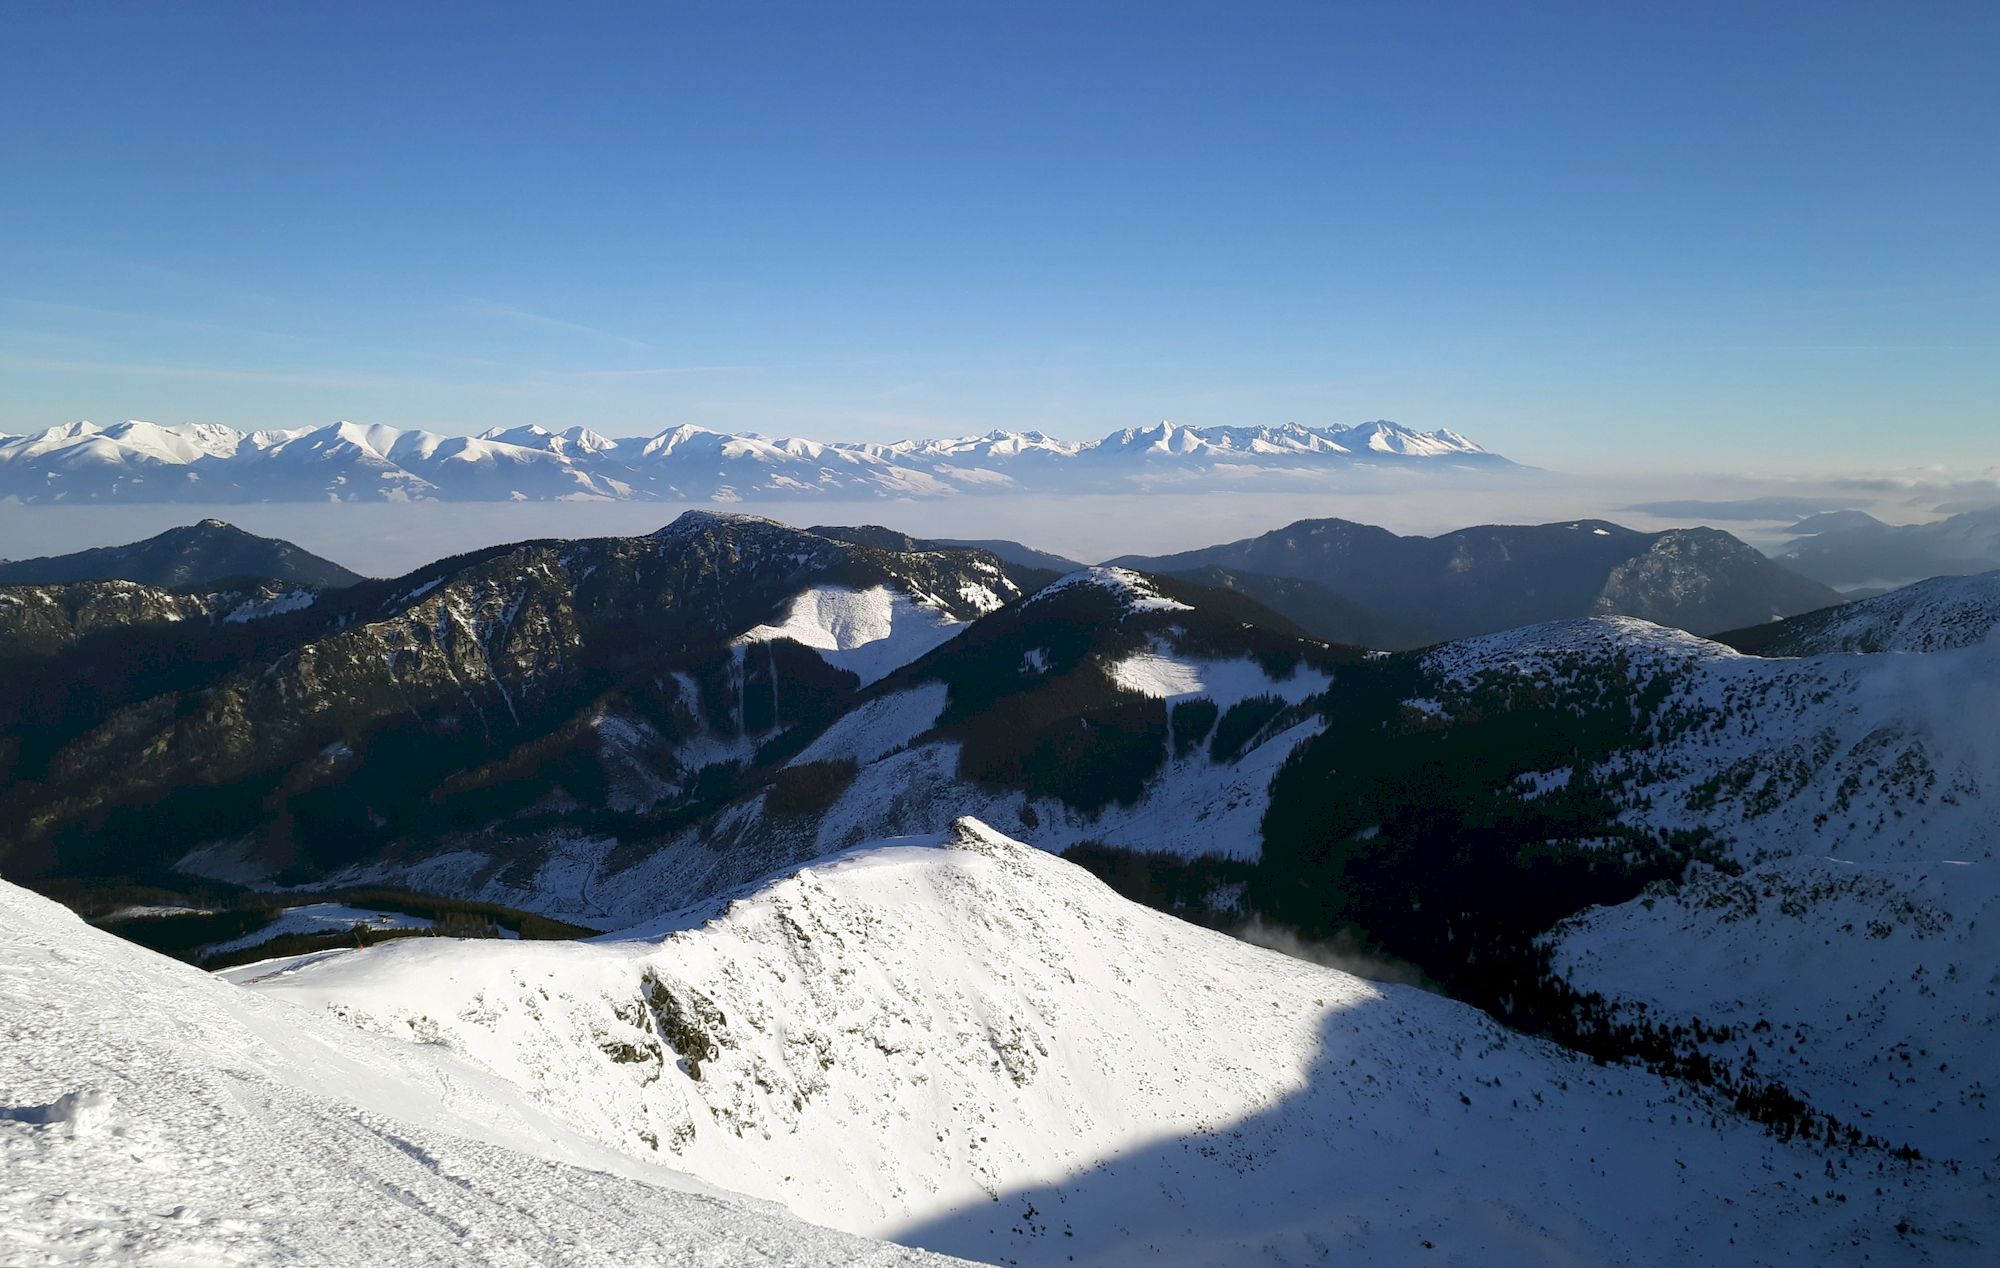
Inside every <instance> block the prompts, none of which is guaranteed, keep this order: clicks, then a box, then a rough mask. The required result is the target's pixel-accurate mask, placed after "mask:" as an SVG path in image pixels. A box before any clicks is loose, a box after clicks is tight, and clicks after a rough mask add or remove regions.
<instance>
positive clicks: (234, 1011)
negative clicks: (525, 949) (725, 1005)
mask: <svg viewBox="0 0 2000 1268" xmlns="http://www.w3.org/2000/svg"><path fill="white" fill-rule="evenodd" d="M427 941H431V940H430V939H427ZM435 941H438V942H439V943H440V945H444V941H445V940H435ZM0 1036H4V1041H0V1089H4V1094H0V1262H5V1263H7V1264H9V1265H14V1264H20V1265H36V1266H49V1265H71V1264H76V1265H82V1264H111V1263H117V1264H128V1263H129V1264H159V1265H169V1264H172V1265H183V1264H185V1265H223V1264H339V1265H362V1264H416V1263H437V1264H442V1263H454V1264H492V1265H507V1266H509V1268H531V1266H540V1265H566V1266H573V1268H594V1266H595V1265H600V1264H609V1265H628V1266H630V1268H638V1266H639V1265H653V1264H662V1263H673V1264H688V1265H707V1266H709V1268H726V1266H736V1265H741V1266H743V1268H750V1266H752V1265H758V1266H771V1268H776V1266H778V1265H786V1266H790V1268H807V1266H808V1265H819V1264H832V1263H861V1264H876V1265H889V1264H912V1265H914V1264H927V1263H942V1262H943V1261H942V1260H939V1259H937V1258H936V1257H933V1256H929V1255H925V1254H922V1253H920V1252H915V1251H907V1250H904V1249H902V1248H900V1247H893V1246H884V1245H881V1244H879V1243H870V1242H864V1241H861V1240H859V1239H856V1238H853V1237H848V1236H843V1235H841V1234H837V1233H833V1232H829V1231H828V1230H826V1229H824V1228H816V1227H813V1226H811V1225H807V1224H804V1223H801V1222H799V1221H798V1220H796V1219H792V1218H790V1217H788V1216H787V1215H785V1214H784V1213H783V1212H782V1211H777V1210H774V1209H773V1208H771V1207H770V1206H768V1205H767V1204H762V1203H756V1202H753V1201H750V1200H748V1199H745V1198H741V1197H737V1196H735V1195H731V1194H725V1193H722V1192H720V1191H718V1190H717V1189H715V1188H714V1187H713V1186H712V1185H709V1184H706V1183H703V1182H701V1181H699V1180H696V1179H695V1178H693V1177H692V1176H690V1175H688V1174H686V1173H685V1172H683V1171H676V1170H674V1169H672V1168H671V1167H667V1166H662V1165H659V1164H657V1163H654V1162H650V1161H642V1160H640V1159H637V1158H634V1157H632V1156H631V1155H630V1154H629V1153H626V1152H624V1151H621V1150H617V1149H612V1148H607V1147H606V1146H604V1145H603V1144H601V1143H599V1142H597V1141H595V1140H593V1139H592V1138H591V1136H590V1134H589V1133H588V1132H586V1131H579V1130H577V1129H576V1128H575V1127H574V1126H572V1125H570V1124H568V1123H565V1122H563V1121H562V1120H561V1119H558V1118H556V1117H553V1116H551V1115H549V1114H548V1113H546V1112H545V1111H544V1110H543V1109H541V1108H540V1107H539V1106H538V1105H536V1104H534V1103H533V1102H532V1101H530V1100H528V1099H526V1098H524V1097H522V1095H521V1094H520V1090H519V1088H518V1087H516V1086H514V1085H512V1084H510V1083H507V1082H506V1081H504V1080H502V1079H500V1078H497V1077H495V1075H494V1074H492V1073H491V1072H490V1071H488V1070H487V1069H485V1068H483V1067H482V1066H481V1065H480V1064H479V1063H478V1062H477V1061H474V1060H469V1059H467V1057H466V1055H465V1054H462V1053H455V1052H452V1051H450V1050H448V1049H447V1048H446V1047H445V1046H443V1045H441V1044H425V1043H408V1042H401V1041H399V1040H395V1039H385V1038H382V1037H380V1036H375V1035H368V1034H363V1033H360V1032H359V1031H358V1030H357V1029H356V1028H354V1027H352V1026H348V1025H343V1024H341V1023H340V1022H338V1021H336V1020H335V1019H333V1018H329V1017H327V1016H324V1015H323V1014H319V1013H318V1012H317V1011H316V1010H310V1009H301V1008H295V1007H293V1006H291V1005H290V1004H288V1003H287V1002H285V1001H283V1000H278V999H272V998H268V997H263V996H260V995H258V994H257V993H255V992H252V991H246V990H243V989H241V988H240V987H237V986H234V985H232V984H230V983H228V982H225V981H222V980H219V979H217V978H214V977H211V976H209V975H208V974H205V973H202V972H200V971H198V970H196V969H193V968H191V967H189V966H187V965H184V964H179V963H176V962H174V961H172V960H168V959H166V958H165V957H163V956H160V955H156V954H154V953H152V952H150V951H146V950H143V949H142V948H139V947H136V946H134V945H132V944H130V943H128V942H124V941H122V940H120V939H118V938H115V937H113V936H112V935H110V934H107V933H104V932H101V931H99V930H96V929H92V928H90V927H89V926H87V925H85V924H84V923H83V922H82V921H81V920H79V919H78V918H77V917H76V916H74V915H73V914H71V913H70V912H68V911H65V910H64V909H62V908H60V907H58V906H57V905H56V904H55V903H53V902H50V901H48V900H46V899H42V898H38V897H36V896H34V895H32V894H29V893H28V892H27V891H25V890H22V889H19V888H16V887H15V886H12V885H8V884H6V883H4V882H0Z"/></svg>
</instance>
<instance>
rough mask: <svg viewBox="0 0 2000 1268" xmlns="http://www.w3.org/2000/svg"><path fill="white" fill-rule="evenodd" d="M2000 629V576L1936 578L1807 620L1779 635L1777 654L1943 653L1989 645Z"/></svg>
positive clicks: (1792, 624)
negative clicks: (1996, 631)
mask: <svg viewBox="0 0 2000 1268" xmlns="http://www.w3.org/2000/svg"><path fill="white" fill-rule="evenodd" d="M1996 628H2000V572H1982V573H1979V574H1977V575H1975V576H1970V577H1933V578H1932V579H1930V580H1929V581H1919V582H1917V583H1916V584H1915V585H1911V586H1905V587H1903V588H1902V589H1900V590H1892V591H1890V592H1889V593H1888V594H1878V595H1876V596H1875V597H1874V598H1871V599H1861V600H1858V601H1856V602H1854V603H1849V604H1845V605H1843V606H1841V607H1838V608H1835V609H1833V610H1832V611H1830V612H1824V613H1814V614H1812V615H1810V616H1806V617H1801V618H1799V619H1797V620H1795V621H1793V622H1791V623H1790V624H1788V625H1787V626H1785V627H1783V628H1782V629H1779V630H1777V631H1775V633H1776V637H1777V640H1778V642H1777V646H1776V647H1775V648H1774V649H1773V650H1774V651H1776V652H1779V653H1782V654H1783V655H1787V656H1820V655H1825V654H1827V653H1830V652H1941V651H1949V650H1951V649H1952V648H1956V647H1970V646H1971V645H1973V644H1975V643H1983V642H1985V641H1986V640H1987V639H1988V638H1989V637H1991V636H1992V634H1993V631H1994V630H1995V629H1996Z"/></svg>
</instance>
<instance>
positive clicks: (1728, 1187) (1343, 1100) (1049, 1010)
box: [230, 820, 1995, 1265]
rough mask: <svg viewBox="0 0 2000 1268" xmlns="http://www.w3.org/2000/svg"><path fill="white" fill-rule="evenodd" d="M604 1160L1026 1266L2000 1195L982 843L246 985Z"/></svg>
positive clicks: (1847, 1209) (819, 867) (1322, 1252)
mask: <svg viewBox="0 0 2000 1268" xmlns="http://www.w3.org/2000/svg"><path fill="white" fill-rule="evenodd" d="M230 976H231V977H233V978H235V979H237V980H239V981H244V982H250V983H253V985H254V987H255V989H256V990H257V991H259V992H261V993H263V994H266V995H274V996H280V997H283V998H285V999H288V1000H292V1001H296V1002H299V1003H303V1004H307V1005H310V1006H313V1007H315V1008H322V1009H325V1010H327V1011H329V1012H330V1013H331V1014H333V1015H335V1016H338V1017H341V1018H344V1019H345V1020H346V1021H348V1022H350V1023H352V1024H353V1025H355V1026H357V1027H360V1028H362V1029H365V1030H370V1031H375V1032H379V1033H381V1034H384V1035H388V1036H392V1037H395V1038H396V1039H399V1040H401V1041H403V1042H404V1043H406V1044H407V1045H409V1047H410V1049H411V1050H412V1051H425V1050H428V1049H442V1050H445V1051H448V1052H450V1053H452V1054H454V1055H457V1056H460V1057H462V1058H464V1059H466V1060H468V1061H470V1062H476V1063H478V1064H480V1065H483V1066H485V1067H486V1068H488V1069H490V1070H491V1071H492V1072H493V1073H494V1074H496V1075H498V1076H499V1077H501V1078H504V1079H506V1080H508V1081H509V1082H511V1083H513V1084H514V1085H516V1086H517V1087H519V1088H520V1089H521V1090H522V1091H523V1093H524V1094H525V1095H526V1096H527V1097H528V1098H529V1099H530V1100H531V1101H532V1103H533V1104H535V1105H536V1106H538V1107H539V1108H541V1109H543V1110H546V1111H548V1112H550V1113H551V1114H552V1115H554V1116H555V1117H557V1118H560V1119H561V1120H562V1121H564V1122H566V1123H569V1124H573V1125H574V1126H575V1128H576V1129H577V1130H578V1131H579V1132H583V1133H588V1134H589V1135H591V1136H593V1137H595V1138H596V1139H597V1140H598V1141H599V1142H601V1143H602V1144H603V1145H604V1146H605V1147H606V1148H609V1149H615V1150H619V1151H622V1152H624V1153H625V1154H627V1155H628V1156H630V1157H632V1158H634V1159H639V1160H645V1161H647V1162H651V1161H653V1160H659V1161H661V1162H663V1163H666V1164H668V1165H672V1166H675V1167H679V1168H685V1169H686V1170H688V1171H691V1172H693V1173H694V1174H696V1175H699V1176H702V1177H703V1178H705V1179H708V1180H710V1181H713V1182H715V1183H717V1184H720V1185H724V1186H727V1187H731V1188H737V1189H740V1190H742V1191H745V1192H749V1193H754V1194H757V1195H759V1196H763V1197H769V1198H774V1199H777V1200H780V1201H782V1202H784V1203H785V1204H786V1205H788V1206H789V1207H790V1208H791V1209H793V1210H794V1211H796V1212H798V1213H799V1214H801V1215H802V1216H804V1217H806V1218H809V1219H814V1220H818V1221H823V1222H826V1223H829V1224H832V1225H835V1226H837V1227H843V1228H846V1229H849V1230H855V1231H866V1232H872V1233H879V1234H884V1235H890V1236H895V1237H897V1238H899V1239H900V1240H904V1241H908V1242H912V1243H914V1244H918V1245H924V1246H929V1247H933V1248H936V1249H941V1250H947V1251H951V1252H954V1253H960V1254H965V1255H969V1256H973V1257H977V1258H981V1259H995V1260H1000V1261H1003V1262H1017V1263H1026V1264H1067V1263H1070V1262H1078V1263H1103V1264H1110V1263H1120V1264H1127V1263H1183V1264H1214V1265H1238V1264H1259V1263H1268V1264H1298V1263H1320V1262H1342V1261H1345V1262H1363V1263H1384V1264H1387V1263H1406V1262H1440V1263H1457V1264H1467V1265H1472V1264H1478V1265H1493V1264H1515V1263H1518V1264H1546V1263H1551V1262H1568V1263H1629V1264H1654V1263H1657V1264H1683V1263H1696V1262H1706V1263H1719V1262H1732V1263H1812V1264H1829V1263H1856V1264H1858V1263H1862V1262H1875V1263H1881V1262H1893V1261H1895V1260H1896V1259H1898V1258H1909V1257H1913V1256H1923V1257H1926V1258H1927V1259H1928V1260H1929V1261H1931V1262H1966V1263H1973V1262H1984V1261H1985V1258H1986V1256H1987V1255H1988V1254H1989V1253H1990V1250H1989V1249H1988V1248H1989V1247H1990V1245H1991V1238H1992V1236H1993V1233H1994V1230H1993V1228H1992V1227H1991V1225H1992V1220H1993V1210H1994V1207H1993V1204H1992V1199H1993V1198H1994V1197H1995V1193H1994V1190H1993V1189H1992V1187H1991V1186H1990V1185H1985V1186H1982V1185H1981V1184H1980V1183H1979V1182H1976V1181H1971V1180H1967V1179H1964V1178H1960V1177H1952V1176H1949V1175H1945V1174H1942V1173H1940V1172H1937V1171H1934V1170H1932V1169H1929V1168H1926V1167H1923V1166H1916V1167H1911V1166H1908V1165H1906V1164H1902V1163H1898V1162H1895V1161H1892V1160H1889V1159H1887V1158H1886V1157H1885V1156H1883V1155H1880V1154H1861V1155H1853V1156H1850V1155H1848V1154H1846V1153H1844V1152H1834V1153H1829V1154H1822V1153H1820V1152H1818V1150H1817V1148H1816V1147H1815V1146H1810V1145H1807V1144H1804V1143H1799V1142H1794V1143H1790V1144H1785V1143H1780V1142H1778V1141H1776V1140H1775V1139H1773V1138H1771V1137H1769V1136H1766V1135H1763V1134H1760V1133H1759V1132H1757V1131H1756V1130H1755V1129H1754V1128H1752V1127H1749V1126H1748V1125H1746V1124H1743V1123H1742V1122H1740V1121H1739V1120H1736V1119H1734V1118H1732V1117H1729V1116H1727V1115H1726V1114H1719V1113H1718V1112H1717V1110H1716V1109H1715V1107H1713V1106H1711V1105H1709V1104H1707V1103H1705V1102H1703V1101H1701V1100H1699V1099H1698V1098H1696V1097H1694V1096H1693V1095H1691V1094H1689V1093H1687V1092H1685V1091H1680V1090H1676V1089H1675V1088H1673V1087H1671V1086H1669V1085H1667V1084H1665V1083H1662V1082H1661V1081H1659V1080H1657V1079H1654V1078H1652V1077H1650V1076H1647V1075H1643V1074H1641V1073H1638V1072H1635V1071H1630V1070H1623V1069H1615V1068H1614V1069H1606V1068H1599V1067H1596V1066H1593V1065H1591V1064H1590V1063H1588V1062H1585V1061H1582V1060H1579V1059H1576V1058H1573V1057H1570V1056H1568V1055H1567V1054H1565V1053H1563V1052H1561V1051H1560V1050H1558V1049H1555V1048H1553V1047H1551V1046H1549V1045H1546V1044H1543V1043H1539V1042H1535V1041H1531V1040H1526V1039H1523V1038H1521V1037H1519V1036H1515V1035H1511V1034H1509V1033H1507V1032H1505V1031H1503V1030H1501V1029H1500V1028H1498V1027H1497V1026H1495V1025H1493V1024H1492V1023H1490V1022H1489V1021H1488V1020H1486V1019H1485V1018H1484V1017H1483V1016H1482V1015H1480V1014H1478V1013H1476V1012H1474V1011H1473V1010H1471V1009H1468V1008H1465V1007H1464V1006H1462V1005H1459V1004H1456V1003H1453V1002H1451V1001H1449V1000H1445V999H1442V998H1439V997H1436V996H1431V995H1426V994H1423V993H1421V992H1418V991H1415V990H1411V989H1408V988H1399V987H1388V988H1385V987H1378V986H1374V985H1371V984H1369V983H1367V982H1364V981H1362V980H1360V979H1358V978H1354V977H1351V976H1348V975H1346V974H1342V973H1338V972H1335V971H1332V970H1328V969H1323V968H1319V967H1316V966H1314V965H1310V964H1307V963H1304V962H1302V961H1298V960H1292V959H1287V958H1285V957H1282V956H1279V955H1277V954H1275V953H1272V952H1268V951H1264V950H1261V949H1258V948H1255V947H1251V946H1248V945H1246V944H1243V943H1239V942H1236V941H1233V940H1231V939H1229V938H1226V937H1223V936H1221V935H1219V934H1214V933H1211V932H1208V931H1205V930H1202V929H1198V928H1195V927H1193V926H1190V925H1187V924H1183V923H1181V922H1178V921H1175V920H1173V919H1171V918H1169V917H1166V916H1163V915H1160V914H1158V913H1156V912H1153V911H1150V910H1147V909H1143V908H1140V907H1137V906H1134V905H1132V904H1130V903H1128V902H1126V901H1125V900H1123V899H1121V898H1118V897H1117V896H1116V895H1114V894H1113V893H1111V891H1109V890H1108V889H1106V888H1105V887H1103V886H1102V885H1100V884H1099V883H1098V882H1097V881H1095V880H1094V879H1092V878H1091V877H1089V876H1088V875H1087V874H1086V873H1084V872H1083V871H1082V870H1081V869H1078V868H1076V867H1074V866H1072V865H1070V864H1067V863H1064V862H1062V861H1060V860H1058V859H1056V858H1053V857H1051V856H1049V855H1047V854H1046V853H1044V852H1042V851H1039V850H1036V849H1034V848H1032V847H1029V846H1026V845H1023V844H1020V843H1018V842H1014V841H1011V840H1008V839H1007V838H1005V837H1002V836H1000V835H998V834H997V833H994V832H992V831H991V830H990V829H987V828H985V827H983V826H982V825H979V824H977V823H976V822H973V821H969V820H961V821H959V822H958V823H957V824H955V825H954V826H953V828H952V830H951V831H950V832H949V833H947V834H945V835H943V836H942V837H937V838H932V839H927V840H922V841H911V842H904V843H888V844H885V845H882V846H879V847H874V848H869V849H864V850H860V851H856V852H853V853H850V854H847V855H844V856H841V857H839V858H835V859H829V860H824V861H822V862H820V863H817V864H815V865H813V866H811V867H808V868H806V869H804V870H801V871H799V872H798V873H797V874H795V875H792V876H790V877H788V878H785V879H782V880H778V881H775V882H770V883H767V884H764V885H762V886H760V887H758V888H756V889H754V890H751V891H746V892H744V893H743V894H740V895H738V896H737V897H735V898H734V899H733V900H731V901H728V902H726V903H718V904H716V905H714V906H712V907H708V908H703V909H697V910H694V911H691V912H689V913H685V914H683V915H682V916H679V917H675V918H672V919H669V920H667V921H664V922H662V923H660V924H659V925H657V926H655V927H653V928H641V929H635V930H632V931H630V932H627V933H624V934H620V935H615V936H612V937H609V938H605V939H600V940H598V941H596V942H592V943H586V944H556V943H539V944H527V943H511V944H499V943H452V942H441V941H432V940H422V939H418V940H407V941H403V942H400V943H395V944H387V945H383V946H379V947H375V948H371V949H369V950H367V951H355V952H349V953H343V954H339V955H335V956H323V957H308V958H305V959H302V960H299V961H294V962H284V961H279V962H272V963H269V964H266V965H263V966H256V967H249V968H245V969H240V970H235V971H233V972H232V973H231V974H230Z"/></svg>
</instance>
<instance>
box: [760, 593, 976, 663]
mask: <svg viewBox="0 0 2000 1268" xmlns="http://www.w3.org/2000/svg"><path fill="white" fill-rule="evenodd" d="M981 597H982V599H988V600H991V602H990V604H989V605H988V606H991V607H998V606H999V601H998V600H997V599H993V597H992V595H991V594H990V592H989V593H988V594H986V595H983V596H981ZM964 628H965V623H964V622H963V621H960V620H958V619H956V618H954V617H953V616H952V614H951V613H949V612H946V611H942V610H940V609H938V608H934V607H929V606H926V605H924V604H921V603H918V602H917V601H915V600H913V599H911V598H910V596H908V595H906V594H903V593H901V592H899V591H895V590H891V589H889V588H888V587H887V586H873V587H870V588H869V589H867V590H853V589H850V588H848V587H845V586H813V587H810V588H808V589H806V590H803V591H801V592H800V593H799V595H798V597H797V598H795V599H793V600H792V603H791V606H790V607H789V608H787V609H786V610H785V616H784V619H783V620H781V621H779V622H778V623H777V624H775V625H759V626H756V627H755V628H753V629H750V630H747V631H745V632H744V634H743V636H742V639H741V641H742V642H744V643H766V642H769V641H771V640H772V639H778V638H788V639H791V640H792V641H793V642H795V643H801V644H803V645H805V646H807V647H810V648H812V649H813V650H814V651H816V652H818V653H819V654H820V658H821V659H823V660H825V661H826V662H827V663H828V664H829V665H832V666H834V667H835V668H837V669H845V670H847V671H849V672H850V673H853V674H854V675H856V676H857V677H859V678H860V679H861V684H862V686H864V687H865V686H867V685H868V684H869V683H872V682H877V681H879V680H880V679H881V678H882V677H883V676H884V675H886V674H888V673H890V672H891V671H893V670H897V669H900V668H902V667H903V666H904V665H907V664H909V663H910V662H911V661H913V660H915V659H917V657H919V656H922V655H923V654H924V653H925V652H928V651H929V650H931V649H932V648H933V647H936V646H937V645H938V644H940V643H942V642H944V641H945V640H946V639H948V638H950V637H951V636H952V635H954V634H957V633H960V632H961V631H962V630H964Z"/></svg>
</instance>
